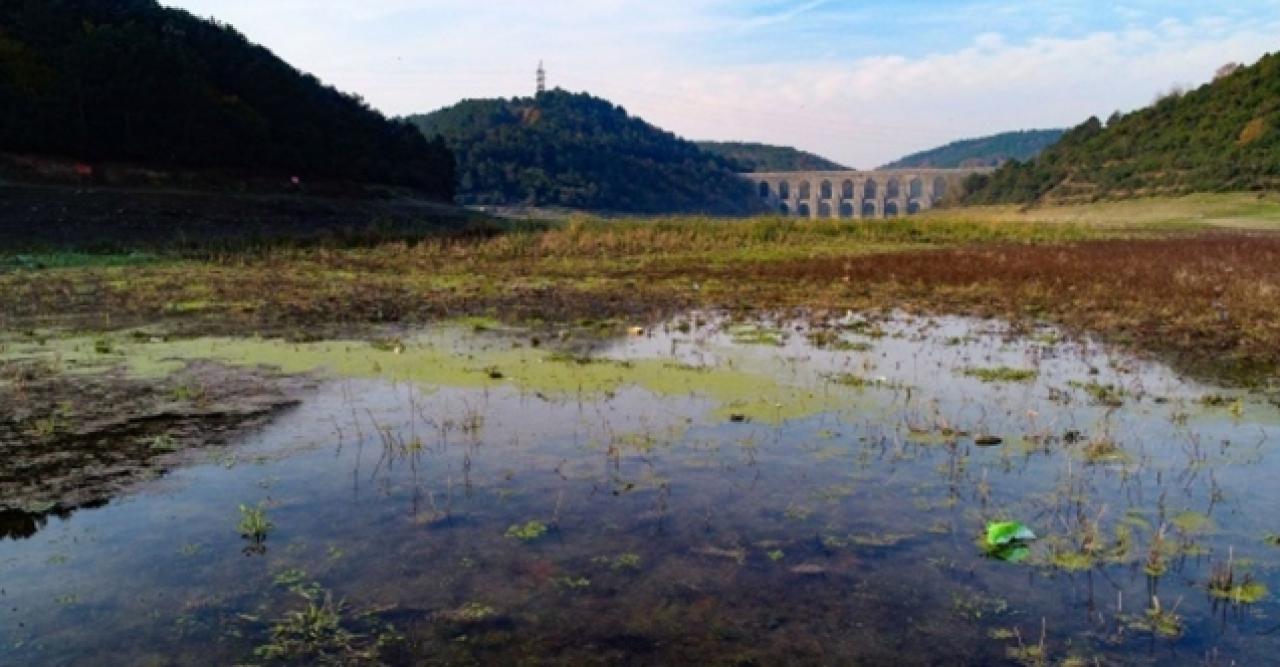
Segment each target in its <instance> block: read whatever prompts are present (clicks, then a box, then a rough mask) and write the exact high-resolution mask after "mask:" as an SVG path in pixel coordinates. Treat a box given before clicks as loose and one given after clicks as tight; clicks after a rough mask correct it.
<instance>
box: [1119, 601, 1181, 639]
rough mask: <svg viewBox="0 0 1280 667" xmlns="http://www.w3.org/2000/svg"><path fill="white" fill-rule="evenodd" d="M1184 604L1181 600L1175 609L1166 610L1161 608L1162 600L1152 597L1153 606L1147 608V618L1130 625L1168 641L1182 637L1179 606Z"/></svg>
mask: <svg viewBox="0 0 1280 667" xmlns="http://www.w3.org/2000/svg"><path fill="white" fill-rule="evenodd" d="M1181 604H1182V600H1181V599H1179V600H1178V602H1177V603H1176V604H1174V605H1173V609H1165V608H1163V607H1162V606H1160V598H1159V597H1157V596H1154V595H1153V596H1151V606H1150V607H1149V608H1147V611H1146V614H1145V617H1144V619H1143V620H1142V621H1140V622H1137V623H1132V624H1130V627H1133V628H1135V629H1140V630H1147V631H1148V632H1151V633H1152V634H1155V635H1156V636H1159V637H1164V638H1166V639H1174V638H1177V637H1180V636H1182V629H1183V628H1182V617H1181V616H1179V615H1178V613H1177V612H1178V606H1179V605H1181Z"/></svg>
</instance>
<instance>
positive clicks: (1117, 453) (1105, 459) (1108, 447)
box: [1082, 436, 1129, 464]
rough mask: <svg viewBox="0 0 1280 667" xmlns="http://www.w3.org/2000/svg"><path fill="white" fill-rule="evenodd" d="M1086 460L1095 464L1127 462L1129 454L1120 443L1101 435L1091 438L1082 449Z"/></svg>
mask: <svg viewBox="0 0 1280 667" xmlns="http://www.w3.org/2000/svg"><path fill="white" fill-rule="evenodd" d="M1082 453H1083V454H1084V459H1085V461H1087V462H1089V463H1093V464H1100V463H1125V462H1127V461H1128V460H1129V455H1128V454H1127V453H1125V451H1124V449H1122V448H1121V447H1120V445H1118V444H1116V442H1115V441H1114V440H1112V439H1111V438H1109V437H1107V436H1099V437H1096V438H1093V439H1091V440H1089V442H1088V444H1086V445H1085V446H1084V449H1083V450H1082Z"/></svg>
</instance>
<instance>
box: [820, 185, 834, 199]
mask: <svg viewBox="0 0 1280 667" xmlns="http://www.w3.org/2000/svg"><path fill="white" fill-rule="evenodd" d="M831 196H832V192H831V181H823V182H822V185H820V186H818V198H819V199H831Z"/></svg>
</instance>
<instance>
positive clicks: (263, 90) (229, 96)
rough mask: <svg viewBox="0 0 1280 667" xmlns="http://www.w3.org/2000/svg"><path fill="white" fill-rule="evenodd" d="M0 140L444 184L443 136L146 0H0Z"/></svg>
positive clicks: (131, 156)
mask: <svg viewBox="0 0 1280 667" xmlns="http://www.w3.org/2000/svg"><path fill="white" fill-rule="evenodd" d="M0 146H3V147H4V149H5V150H6V151H11V152H15V153H25V154H32V155H47V156H56V157H61V158H69V159H75V160H85V161H115V162H124V163H134V164H142V165H147V166H148V167H165V168H168V167H176V168H192V169H214V170H231V171H243V172H247V173H252V174H255V175H261V174H264V173H266V174H273V175H275V176H278V177H282V178H281V180H282V181H283V177H289V176H301V177H315V178H318V179H333V180H341V181H352V182H360V183H372V184H387V185H397V186H407V187H412V188H415V189H417V190H418V191H419V192H421V193H424V194H426V195H429V196H432V197H435V198H439V199H449V198H451V197H452V195H453V177H454V174H453V156H452V154H450V153H449V151H448V149H447V148H445V146H444V144H443V142H435V143H433V142H431V141H429V140H428V139H425V138H423V137H422V135H421V134H419V133H418V132H417V131H416V130H415V129H414V128H412V127H410V126H408V125H405V124H403V123H395V122H392V121H390V120H388V119H387V118H385V117H384V116H383V115H382V114H380V113H378V112H377V111H374V110H373V109H371V108H369V106H367V105H366V104H365V103H364V102H363V101H362V100H360V98H358V97H355V96H351V95H346V94H343V93H341V92H339V91H337V90H335V89H333V88H330V87H328V86H325V85H323V84H321V83H320V82H319V81H318V80H317V79H315V78H314V77H312V76H310V75H308V74H304V73H302V72H299V71H298V70H296V69H294V68H293V67H291V66H290V65H289V64H288V63H286V62H284V61H283V60H281V59H279V58H277V57H276V56H275V55H273V54H272V53H271V52H270V51H268V50H267V49H265V48H263V47H261V46H258V45H255V44H253V43H251V42H249V40H247V39H246V38H245V37H244V36H242V35H241V34H240V33H238V32H236V31H235V29H233V28H231V27H230V26H226V25H222V24H219V23H215V22H213V21H207V20H204V19H200V18H196V17H195V16H192V15H191V14H189V13H187V12H185V11H182V10H178V9H168V8H165V7H162V6H160V5H159V4H158V3H156V2H155V1H154V0H39V1H36V2H32V1H9V0H6V1H4V2H0Z"/></svg>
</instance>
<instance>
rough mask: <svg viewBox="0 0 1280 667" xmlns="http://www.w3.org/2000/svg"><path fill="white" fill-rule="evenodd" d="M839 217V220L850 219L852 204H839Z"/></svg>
mask: <svg viewBox="0 0 1280 667" xmlns="http://www.w3.org/2000/svg"><path fill="white" fill-rule="evenodd" d="M840 217H841V218H852V217H853V204H852V203H850V202H844V203H843V204H841V205H840Z"/></svg>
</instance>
